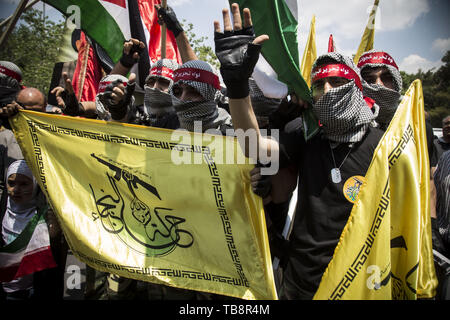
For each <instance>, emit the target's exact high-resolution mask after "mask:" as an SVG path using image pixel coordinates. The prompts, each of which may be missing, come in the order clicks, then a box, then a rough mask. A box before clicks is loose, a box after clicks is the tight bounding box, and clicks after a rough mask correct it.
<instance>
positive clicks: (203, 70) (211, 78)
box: [171, 60, 231, 131]
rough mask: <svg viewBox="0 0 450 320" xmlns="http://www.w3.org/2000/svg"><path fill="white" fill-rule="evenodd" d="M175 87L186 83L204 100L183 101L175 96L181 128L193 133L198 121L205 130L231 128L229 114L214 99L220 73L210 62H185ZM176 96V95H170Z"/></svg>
mask: <svg viewBox="0 0 450 320" xmlns="http://www.w3.org/2000/svg"><path fill="white" fill-rule="evenodd" d="M174 82H175V84H182V83H184V84H186V85H189V86H191V87H192V88H194V89H195V90H197V92H198V93H200V95H201V96H202V97H203V99H204V100H203V101H182V100H180V99H178V98H176V97H175V96H173V97H172V99H173V105H174V107H175V111H176V112H177V116H178V119H179V120H180V128H182V129H186V130H189V131H194V129H195V126H194V122H195V121H201V122H202V129H203V131H205V130H208V129H218V128H220V127H221V126H222V125H224V124H225V125H231V116H230V114H229V113H228V112H227V111H226V110H225V109H222V108H219V107H218V106H217V103H216V101H215V98H216V96H217V92H218V90H220V82H219V77H218V76H217V72H216V71H215V70H214V69H213V68H212V67H211V65H210V64H209V63H207V62H204V61H201V60H191V61H188V62H186V63H184V64H183V65H182V66H181V67H180V68H178V69H177V70H176V71H175V73H174ZM171 93H173V92H171Z"/></svg>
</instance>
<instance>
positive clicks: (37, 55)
mask: <svg viewBox="0 0 450 320" xmlns="http://www.w3.org/2000/svg"><path fill="white" fill-rule="evenodd" d="M64 31H65V22H64V21H59V22H54V21H51V20H49V19H48V17H44V16H43V13H42V11H39V10H35V9H28V10H27V11H26V12H24V13H23V14H22V16H21V17H20V20H19V21H18V24H17V25H16V27H15V28H14V30H13V31H12V32H11V34H10V35H9V37H8V39H7V40H6V43H5V45H4V46H3V47H2V48H0V60H7V61H11V62H13V63H15V64H16V65H17V66H19V68H20V69H21V70H22V74H23V81H22V83H23V85H24V86H27V87H35V88H38V89H40V90H41V91H42V92H43V93H44V94H45V95H47V92H48V89H49V86H50V81H51V77H52V73H53V67H54V64H55V62H57V61H56V59H57V57H58V54H59V51H60V48H61V46H62V44H63V35H64ZM0 32H4V29H3V30H0Z"/></svg>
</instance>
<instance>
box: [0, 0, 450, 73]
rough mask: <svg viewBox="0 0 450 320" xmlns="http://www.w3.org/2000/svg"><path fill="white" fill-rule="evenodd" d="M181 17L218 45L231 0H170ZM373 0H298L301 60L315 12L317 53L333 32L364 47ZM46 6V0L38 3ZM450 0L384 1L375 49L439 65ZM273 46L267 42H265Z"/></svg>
mask: <svg viewBox="0 0 450 320" xmlns="http://www.w3.org/2000/svg"><path fill="white" fill-rule="evenodd" d="M167 2H168V5H169V6H171V7H172V8H173V9H174V11H175V13H176V15H177V17H178V19H179V20H180V21H183V20H186V22H188V23H192V24H193V25H194V30H193V32H194V33H195V34H196V35H197V36H198V37H201V36H204V37H208V39H207V40H206V42H205V44H206V45H209V46H211V47H212V48H214V42H213V31H214V29H213V21H214V20H217V21H220V22H221V25H222V9H223V8H226V7H228V1H227V0H167ZM18 3H19V0H0V18H4V17H7V16H9V15H11V14H12V13H13V12H14V9H15V7H16V6H17V4H18ZM372 5H373V0H339V1H337V0H314V1H312V0H308V1H307V0H298V23H299V26H298V43H299V55H300V60H301V57H302V55H303V50H304V47H305V44H306V40H307V37H308V33H309V28H310V22H311V17H312V15H313V14H314V15H315V16H316V46H317V54H318V55H321V54H324V53H326V51H327V47H328V38H329V35H330V34H333V38H334V40H335V44H336V48H337V51H339V52H342V53H343V54H347V55H349V56H351V55H352V54H354V53H355V52H356V50H357V48H358V46H359V43H360V40H361V36H362V34H363V32H364V29H365V27H366V24H367V21H368V17H369V12H370V10H371V8H372ZM35 7H36V8H40V9H42V7H43V4H42V2H40V3H38V4H36V5H35ZM45 8H46V15H48V16H49V18H50V19H53V20H60V19H62V15H61V14H60V13H59V12H57V11H56V10H54V9H52V8H50V6H48V5H46V6H45ZM449 18H450V1H448V0H380V3H379V7H378V11H377V19H376V21H375V42H374V48H375V49H377V50H383V51H386V52H389V53H390V54H391V56H392V57H393V58H394V59H395V60H396V62H397V65H399V67H400V70H402V71H406V72H408V73H415V72H417V71H418V69H422V70H423V71H427V70H429V69H431V68H435V69H436V68H439V67H440V66H441V65H442V62H441V59H442V57H443V55H444V53H445V52H446V51H447V50H450V19H449ZM266 44H267V45H269V44H270V41H269V42H266V43H265V44H264V45H266Z"/></svg>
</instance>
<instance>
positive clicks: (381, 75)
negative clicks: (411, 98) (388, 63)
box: [361, 67, 395, 90]
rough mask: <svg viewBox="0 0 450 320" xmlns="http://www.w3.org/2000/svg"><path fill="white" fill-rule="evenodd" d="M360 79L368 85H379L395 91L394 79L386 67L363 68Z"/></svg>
mask: <svg viewBox="0 0 450 320" xmlns="http://www.w3.org/2000/svg"><path fill="white" fill-rule="evenodd" d="M361 77H362V78H363V79H364V80H365V81H366V82H367V83H368V84H370V85H375V84H376V85H380V86H384V87H386V88H388V89H391V90H395V84H394V78H393V77H392V75H391V73H390V72H389V70H388V69H387V68H386V67H376V68H370V67H367V68H363V70H362V71H361Z"/></svg>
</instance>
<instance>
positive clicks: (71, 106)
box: [61, 90, 84, 117]
mask: <svg viewBox="0 0 450 320" xmlns="http://www.w3.org/2000/svg"><path fill="white" fill-rule="evenodd" d="M61 98H62V99H63V101H64V107H63V108H62V109H63V113H64V114H67V115H69V116H73V117H76V116H82V115H84V108H83V106H82V104H81V103H80V102H78V99H77V96H76V95H75V93H74V92H73V93H71V94H69V93H67V90H64V91H63V92H62V93H61Z"/></svg>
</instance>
